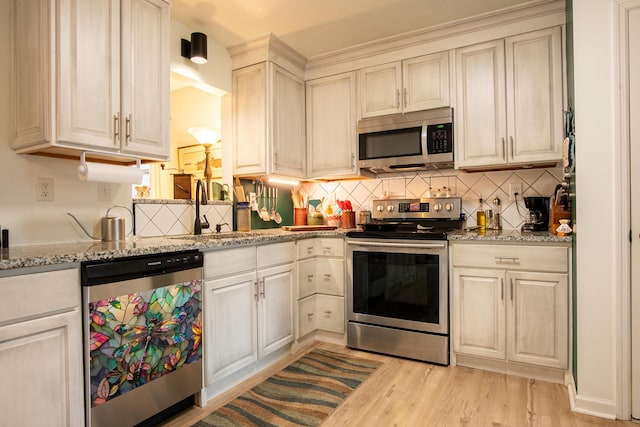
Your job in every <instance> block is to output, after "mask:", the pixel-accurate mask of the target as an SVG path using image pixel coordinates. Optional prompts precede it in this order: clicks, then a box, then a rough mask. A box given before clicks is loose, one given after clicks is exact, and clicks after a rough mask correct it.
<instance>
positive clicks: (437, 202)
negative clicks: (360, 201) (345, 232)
mask: <svg viewBox="0 0 640 427" xmlns="http://www.w3.org/2000/svg"><path fill="white" fill-rule="evenodd" d="M461 209H462V199H461V198H460V197H424V198H420V199H374V200H373V211H372V218H373V219H375V220H387V221H388V220H391V221H403V220H430V219H458V218H460V213H461V212H462V210H461Z"/></svg>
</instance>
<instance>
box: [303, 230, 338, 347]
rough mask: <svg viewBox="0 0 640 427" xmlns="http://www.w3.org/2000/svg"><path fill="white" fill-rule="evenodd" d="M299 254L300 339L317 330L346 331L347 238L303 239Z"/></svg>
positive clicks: (336, 332)
mask: <svg viewBox="0 0 640 427" xmlns="http://www.w3.org/2000/svg"><path fill="white" fill-rule="evenodd" d="M297 254H298V334H297V338H298V339H299V338H301V337H304V336H306V335H308V334H310V333H312V332H314V331H317V330H320V331H325V332H332V333H335V334H344V332H345V323H344V322H345V304H344V283H345V280H344V274H345V270H344V240H343V239H341V238H313V239H304V240H299V241H298V242H297Z"/></svg>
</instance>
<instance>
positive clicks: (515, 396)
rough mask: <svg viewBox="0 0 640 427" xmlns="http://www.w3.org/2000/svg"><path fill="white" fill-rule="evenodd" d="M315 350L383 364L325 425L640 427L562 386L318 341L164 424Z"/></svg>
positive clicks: (192, 415) (178, 423) (185, 421)
mask: <svg viewBox="0 0 640 427" xmlns="http://www.w3.org/2000/svg"><path fill="white" fill-rule="evenodd" d="M315 347H320V348H323V349H326V350H331V351H335V352H342V353H347V354H351V355H354V356H358V357H362V358H367V359H374V360H379V361H381V362H383V363H384V364H383V365H382V366H381V367H380V368H378V370H377V371H376V372H375V373H374V374H373V375H372V376H371V377H370V378H369V379H368V380H367V381H366V382H365V383H364V384H362V385H361V386H360V387H359V388H358V389H357V390H356V391H355V392H354V393H353V394H352V395H351V396H349V398H347V400H345V401H344V402H343V404H342V405H341V406H340V407H338V409H336V411H335V412H334V413H333V414H331V416H330V417H329V418H327V420H326V421H325V422H324V424H322V426H323V427H333V426H372V427H373V426H375V427H378V426H385V427H386V426H397V427H404V426H411V427H414V426H434V427H444V426H464V427H476V426H478V427H482V426H490V427H502V426H504V427H507V426H508V427H524V426H553V427H564V426H567V427H570V426H571V427H574V426H575V427H578V426H599V427H600V426H602V427H607V426H609V427H623V426H627V427H630V426H633V427H638V426H639V425H638V424H634V423H632V422H624V421H611V420H605V419H602V418H597V417H591V416H587V415H582V414H577V413H574V412H571V408H570V407H569V400H568V397H567V389H566V387H564V386H563V385H561V384H552V383H548V382H544V381H538V380H530V379H526V378H521V377H516V376H511V375H504V374H497V373H493V372H487V371H483V370H479V369H470V368H464V367H459V366H436V365H431V364H428V363H422V362H415V361H411V360H405V359H399V358H394V357H389V356H384V355H379V354H373V353H367V352H361V351H357V350H352V349H349V348H345V347H342V346H338V345H334V344H327V343H315V344H312V345H311V346H309V347H307V348H305V349H304V350H303V351H301V352H299V353H296V354H294V355H291V356H288V357H287V358H285V359H286V360H283V361H281V362H279V363H278V364H277V365H274V366H272V367H271V368H269V369H268V370H267V371H268V372H262V373H260V374H259V375H257V376H256V377H253V378H251V379H249V380H247V381H245V382H244V383H242V384H240V385H239V386H237V387H234V388H233V389H231V390H229V391H228V392H227V393H225V394H223V395H221V396H219V397H218V398H215V399H212V400H211V401H210V402H209V403H208V404H207V405H206V406H205V407H204V408H193V409H190V410H188V411H185V412H183V413H182V414H180V415H178V416H176V417H174V418H173V419H171V420H169V421H167V422H166V423H164V424H163V425H162V426H163V427H184V426H190V425H192V424H193V423H195V422H196V421H197V420H199V419H201V418H203V417H204V416H205V415H207V414H209V413H211V412H213V411H214V410H216V409H217V408H218V407H220V406H223V405H224V404H226V403H227V402H229V401H230V400H232V399H233V398H235V397H236V396H238V395H240V394H242V393H243V392H245V391H246V390H248V389H250V388H251V387H253V386H254V385H256V384H258V383H260V382H261V381H262V380H264V379H266V378H268V377H269V376H271V375H273V374H274V373H276V372H278V371H279V370H281V369H282V368H284V367H285V366H287V365H288V364H290V363H291V362H292V361H293V360H296V359H298V358H299V357H301V356H302V355H303V354H304V353H306V352H308V351H310V350H311V349H313V348H315Z"/></svg>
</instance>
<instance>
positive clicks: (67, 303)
mask: <svg viewBox="0 0 640 427" xmlns="http://www.w3.org/2000/svg"><path fill="white" fill-rule="evenodd" d="M0 288H2V290H3V298H2V300H1V301H0V325H2V326H0V365H1V366H2V368H3V373H2V380H3V383H4V384H5V386H4V387H3V388H2V391H0V413H1V414H2V425H7V426H18V425H21V426H22V425H24V426H44V425H51V426H53V425H55V426H83V425H84V391H83V390H84V382H83V379H82V378H83V367H82V363H83V361H82V314H81V311H82V310H81V309H80V273H79V271H78V270H77V269H70V270H61V271H52V272H46V273H34V274H25V275H20V276H12V277H4V278H0ZM34 408H37V409H35V410H34Z"/></svg>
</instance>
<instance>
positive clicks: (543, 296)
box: [507, 272, 569, 369]
mask: <svg viewBox="0 0 640 427" xmlns="http://www.w3.org/2000/svg"><path fill="white" fill-rule="evenodd" d="M507 280H508V282H509V294H510V296H509V305H508V307H509V308H508V312H509V344H508V358H509V360H511V361H516V362H523V363H532V364H536V365H542V366H549V367H552V368H562V369H566V368H567V366H568V345H569V313H568V311H569V308H568V307H569V306H568V278H567V275H566V274H557V273H531V272H517V273H516V272H508V273H507Z"/></svg>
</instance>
